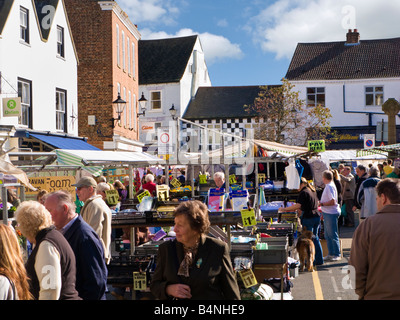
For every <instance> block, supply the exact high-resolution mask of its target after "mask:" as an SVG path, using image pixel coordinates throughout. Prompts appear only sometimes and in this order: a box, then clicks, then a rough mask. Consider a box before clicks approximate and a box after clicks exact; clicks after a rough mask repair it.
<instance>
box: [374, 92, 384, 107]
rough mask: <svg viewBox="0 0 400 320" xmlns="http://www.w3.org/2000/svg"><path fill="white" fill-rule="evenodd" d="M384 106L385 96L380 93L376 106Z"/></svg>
mask: <svg viewBox="0 0 400 320" xmlns="http://www.w3.org/2000/svg"><path fill="white" fill-rule="evenodd" d="M382 104H383V94H381V93H379V94H376V95H375V105H376V106H381V105H382Z"/></svg>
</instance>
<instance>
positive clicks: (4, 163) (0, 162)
mask: <svg viewBox="0 0 400 320" xmlns="http://www.w3.org/2000/svg"><path fill="white" fill-rule="evenodd" d="M0 172H1V173H3V174H8V175H12V176H14V177H15V178H17V179H18V180H19V181H20V182H21V183H22V184H23V185H24V186H25V187H27V188H29V189H31V190H33V191H36V190H37V189H36V188H35V187H34V186H32V185H31V184H30V183H29V178H28V176H27V175H26V173H25V172H24V171H22V170H21V169H18V168H17V167H15V166H14V165H13V164H12V163H11V161H10V159H9V157H8V155H7V154H5V155H3V156H1V157H0Z"/></svg>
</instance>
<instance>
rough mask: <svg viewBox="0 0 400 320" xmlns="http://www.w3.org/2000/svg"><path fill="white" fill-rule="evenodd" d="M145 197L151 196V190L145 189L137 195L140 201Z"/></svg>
mask: <svg viewBox="0 0 400 320" xmlns="http://www.w3.org/2000/svg"><path fill="white" fill-rule="evenodd" d="M144 197H151V194H150V192H149V190H144V191H143V192H142V193H141V194H139V195H138V196H137V198H138V201H139V202H142V200H143V198H144Z"/></svg>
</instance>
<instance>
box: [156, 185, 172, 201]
mask: <svg viewBox="0 0 400 320" xmlns="http://www.w3.org/2000/svg"><path fill="white" fill-rule="evenodd" d="M156 194H157V198H158V200H159V201H167V200H168V199H169V188H168V186H167V185H166V184H161V185H157V186H156Z"/></svg>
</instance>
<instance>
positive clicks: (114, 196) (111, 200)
mask: <svg viewBox="0 0 400 320" xmlns="http://www.w3.org/2000/svg"><path fill="white" fill-rule="evenodd" d="M105 193H106V202H107V203H108V204H109V205H110V206H115V205H116V204H117V203H118V202H119V193H118V190H106V191H105Z"/></svg>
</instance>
